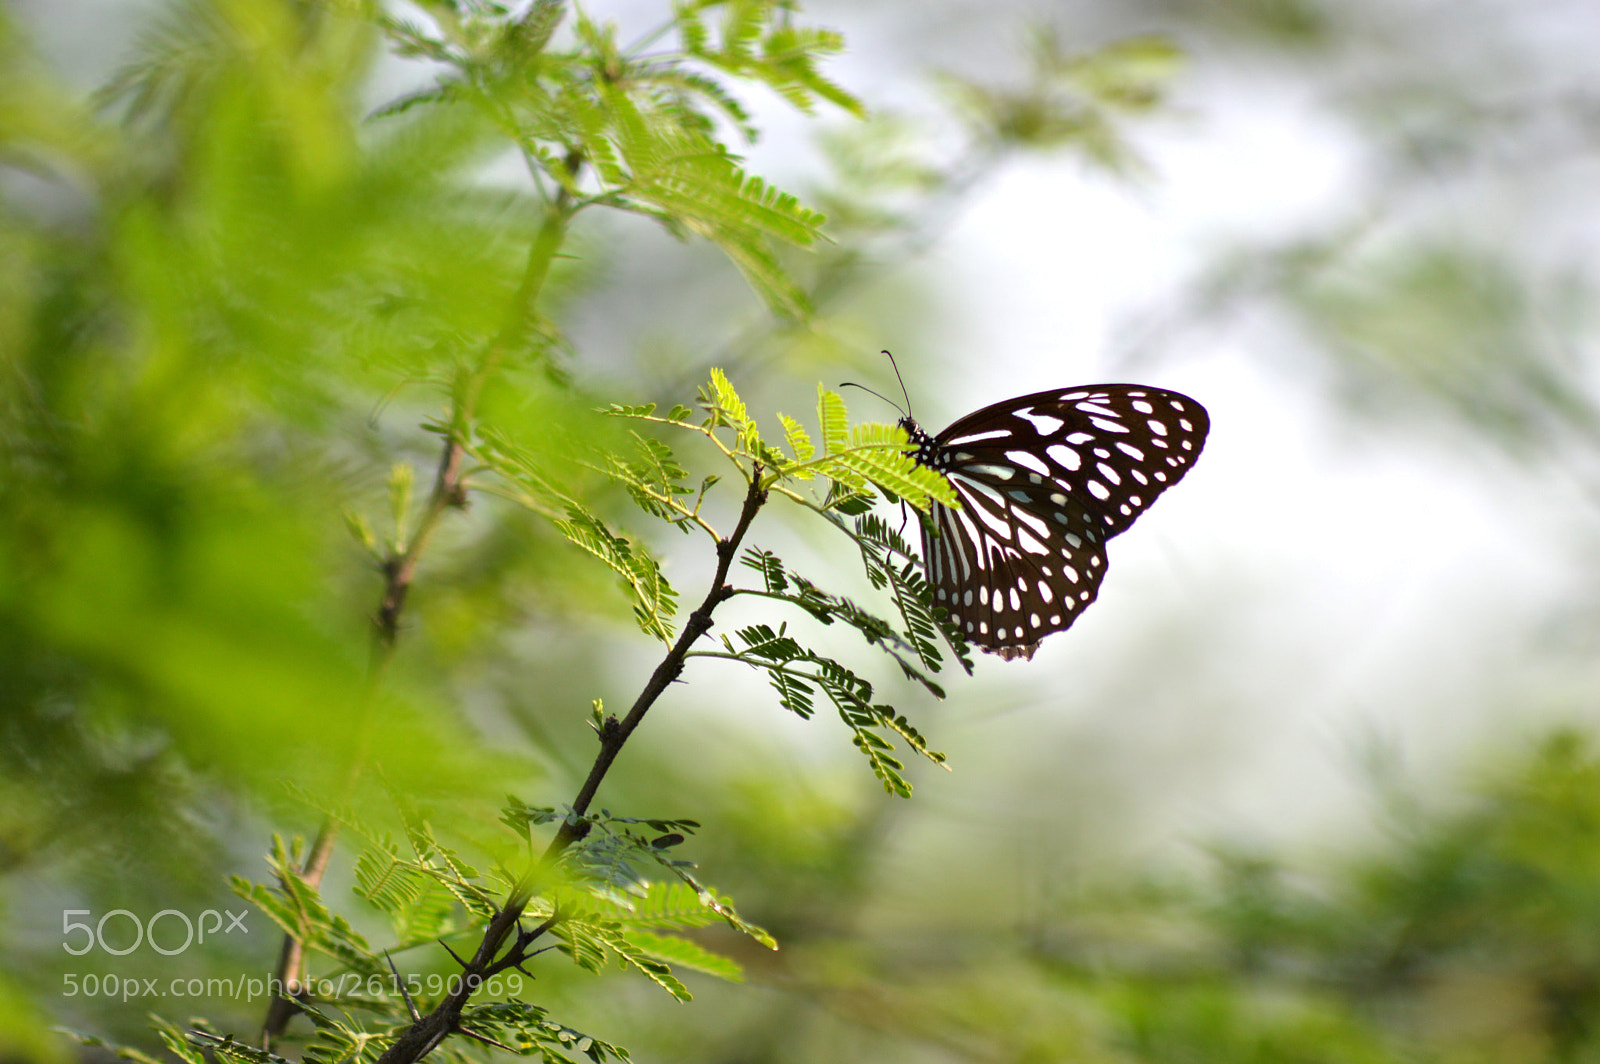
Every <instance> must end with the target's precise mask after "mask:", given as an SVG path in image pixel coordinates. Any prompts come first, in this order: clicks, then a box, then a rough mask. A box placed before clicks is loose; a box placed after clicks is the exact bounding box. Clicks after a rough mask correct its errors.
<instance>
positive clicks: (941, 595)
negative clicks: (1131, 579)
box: [900, 384, 1210, 660]
mask: <svg viewBox="0 0 1600 1064" xmlns="http://www.w3.org/2000/svg"><path fill="white" fill-rule="evenodd" d="M900 425H901V427H902V428H904V429H905V430H906V433H907V435H908V436H909V437H910V439H911V442H912V443H914V444H915V445H916V447H917V450H916V452H915V453H914V455H913V457H914V458H915V459H916V461H917V462H918V463H919V464H921V465H924V466H927V467H929V468H930V469H934V470H936V471H938V472H939V473H942V474H944V476H945V477H946V478H947V479H948V480H949V481H950V483H951V485H952V486H953V487H954V488H955V490H956V494H957V495H958V496H959V497H960V499H961V507H960V509H952V508H950V507H946V506H942V505H939V504H937V503H936V504H934V507H933V512H932V513H931V514H930V515H929V517H928V518H927V519H926V520H925V521H924V522H923V528H922V558H923V562H924V564H925V565H926V568H927V572H928V582H929V584H930V586H931V587H932V588H933V595H934V604H935V605H936V606H942V607H944V608H945V609H946V610H948V611H949V615H950V620H951V622H952V623H954V624H956V625H957V626H958V627H959V628H960V629H961V631H962V632H963V633H964V634H965V635H966V638H967V640H968V641H969V642H971V643H973V644H974V645H976V646H978V647H980V648H981V649H983V650H986V651H989V652H990V653H994V654H998V655H1000V656H1001V657H1002V658H1005V659H1007V660H1010V659H1012V658H1018V657H1021V658H1031V657H1032V656H1033V653H1034V651H1035V650H1037V649H1038V646H1039V641H1040V640H1041V639H1043V638H1044V637H1045V636H1047V635H1050V634H1051V633H1053V632H1060V631H1065V630H1066V629H1067V628H1068V627H1070V626H1071V624H1072V622H1073V621H1074V620H1076V619H1077V617H1078V614H1080V613H1082V612H1083V610H1084V609H1085V608H1086V607H1087V606H1088V605H1089V603H1091V602H1093V601H1094V599H1095V596H1096V595H1097V594H1098V592H1099V588H1100V581H1101V580H1102V579H1103V578H1104V576H1105V572H1106V554H1105V541H1106V540H1108V539H1110V538H1111V537H1113V536H1115V535H1117V534H1118V533H1121V532H1123V531H1126V530H1127V528H1128V527H1129V526H1130V525H1132V524H1133V522H1134V519H1135V518H1137V517H1138V516H1139V514H1140V513H1142V512H1143V511H1144V510H1145V509H1146V508H1147V507H1148V506H1149V505H1150V504H1151V503H1152V502H1153V501H1155V498H1156V496H1157V495H1159V494H1161V492H1163V491H1165V490H1166V489H1167V488H1169V487H1171V486H1172V485H1173V484H1176V483H1177V482H1178V480H1179V479H1181V478H1182V477H1183V475H1184V474H1185V473H1187V472H1188V471H1189V469H1190V468H1191V467H1192V466H1193V465H1194V461H1195V459H1196V458H1198V457H1199V455H1200V449H1201V447H1202V446H1204V444H1205V438H1206V433H1207V431H1208V430H1209V428H1210V420H1209V418H1208V417H1207V416H1206V411H1205V408H1204V407H1202V406H1201V405H1200V404H1199V403H1197V402H1195V401H1194V400H1193V399H1190V398H1189V397H1188V396H1185V395H1180V394H1178V393H1177V392H1169V391H1165V390H1163V389H1160V388H1151V387H1148V386H1146V385H1139V384H1095V385H1087V386H1084V387H1078V388H1059V389H1052V390H1050V391H1044V392H1035V393H1033V394H1032V395H1023V396H1018V397H1017V398H1015V399H1008V400H1005V401H1004V402H999V403H995V404H993V405H991V406H986V407H984V408H982V409H981V410H977V411H974V412H973V413H971V414H968V415H967V416H966V417H963V418H960V419H959V420H957V421H956V422H955V423H954V424H952V425H951V426H950V427H949V428H947V429H945V430H944V431H943V432H941V433H939V434H938V435H937V436H933V435H930V434H929V433H928V432H926V431H925V430H924V429H923V428H922V427H921V426H920V425H918V424H917V423H916V421H915V420H913V419H912V418H910V417H905V418H902V419H901V420H900Z"/></svg>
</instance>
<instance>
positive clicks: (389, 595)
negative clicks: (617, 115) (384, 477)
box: [261, 193, 572, 1049]
mask: <svg viewBox="0 0 1600 1064" xmlns="http://www.w3.org/2000/svg"><path fill="white" fill-rule="evenodd" d="M571 217H572V212H571V207H570V205H569V202H568V200H567V197H566V195H565V193H563V194H562V195H561V196H559V197H558V198H557V199H556V201H555V202H554V203H552V204H551V205H550V208H549V210H548V211H547V212H546V214H545V217H544V220H543V222H542V223H541V224H540V226H539V231H538V233H537V234H535V236H534V239H533V244H532V245H531V246H530V247H529V249H528V261H527V264H526V266H525V267H524V268H523V274H522V282H521V284H520V285H519V286H518V288H517V295H516V298H515V300H514V301H513V303H512V306H511V310H510V313H509V314H508V315H507V318H506V321H505V324H504V325H503V326H502V327H501V330H500V332H499V334H498V335H496V337H495V338H494V340H493V341H491V342H490V343H489V345H488V346H487V347H486V348H485V349H484V352H483V355H482V356H481V357H480V358H479V359H478V362H477V364H476V365H475V366H473V367H472V368H471V369H470V370H469V371H467V372H465V373H464V374H463V376H462V378H461V379H460V381H459V382H458V386H457V388H456V390H455V394H454V396H453V398H452V405H451V410H450V433H449V435H448V436H447V437H446V438H445V442H444V447H443V449H442V450H441V452H440V454H439V466H438V468H437V469H436V470H435V471H434V476H433V489H432V490H431V491H430V492H429V493H428V501H427V504H426V505H425V506H424V507H423V511H422V515H421V517H419V518H418V519H417V524H416V527H415V529H413V531H412V534H411V535H410V536H409V537H408V538H407V541H406V546H405V549H404V550H402V551H399V552H397V553H395V554H393V555H391V556H390V557H389V558H388V559H387V560H386V561H385V562H384V564H383V574H384V585H383V595H382V598H381V599H380V600H379V605H378V611H377V613H376V614H374V615H373V620H372V623H373V642H372V653H371V656H370V657H369V659H368V667H367V675H368V689H367V692H366V695H365V698H364V701H363V705H362V706H361V708H360V713H361V721H360V724H359V726H358V728H357V745H356V750H355V753H354V755H353V756H352V758H351V764H350V768H349V771H348V773H347V776H346V780H345V784H344V788H343V790H344V795H343V797H344V798H345V799H348V797H349V796H350V794H351V792H353V791H354V789H355V784H356V780H357V778H358V777H359V776H360V774H361V770H362V767H363V765H364V763H365V761H366V754H367V747H368V740H369V738H370V733H371V725H372V707H373V705H374V703H375V702H376V701H377V699H376V691H377V686H378V682H379V680H380V679H381V677H382V676H383V673H384V671H385V670H386V669H387V668H388V665H389V661H390V660H391V659H392V658H393V657H394V649H395V644H396V643H397V642H398V641H399V638H400V617H401V614H402V612H403V611H404V609H405V603H406V596H407V594H408V592H409V591H410V590H411V583H412V580H413V579H414V578H415V576H416V572H417V565H418V562H419V561H420V560H421V558H422V552H423V551H424V550H425V549H426V548H427V545H428V542H429V540H430V539H432V537H433V533H434V531H435V529H437V528H438V526H439V524H440V522H441V521H442V520H443V518H444V515H445V514H446V513H447V512H449V511H450V510H452V509H457V510H459V509H464V508H465V507H466V505H467V492H466V486H465V485H464V483H463V481H462V459H463V458H464V457H465V454H466V446H467V443H468V441H469V438H470V434H471V432H472V422H473V417H474V415H475V414H476V412H477V406H478V399H479V397H480V396H481V395H482V393H483V386H484V384H485V383H486V382H487V381H488V379H489V377H490V375H492V374H493V373H494V370H495V368H496V367H497V366H498V365H499V363H500V362H501V360H502V359H504V358H505V357H506V355H507V354H508V353H510V352H511V351H514V350H516V349H517V348H519V347H521V346H522V345H523V344H524V343H525V342H526V341H527V338H528V335H529V333H530V331H531V326H532V324H533V321H534V319H535V308H536V307H537V305H538V300H539V293H540V292H541V291H543V289H544V282H545V279H546V278H547V277H549V275H550V264H551V262H552V260H554V258H555V255H556V252H557V250H559V249H560V247H561V244H562V241H563V239H564V238H565V236H566V228H567V223H568V222H569V221H570V220H571ZM338 838H339V824H338V821H337V820H336V819H334V818H333V817H331V816H330V817H328V818H327V819H325V820H323V822H322V826H321V827H320V828H319V829H318V830H317V837H316V840H315V841H314V842H313V843H312V845H311V851H310V853H308V854H307V855H306V860H305V864H304V865H303V866H302V867H301V869H300V872H299V876H300V879H301V880H303V881H304V882H305V883H306V884H307V885H309V886H311V887H312V888H316V887H317V886H319V885H320V884H321V883H322V876H323V874H324V873H325V872H326V871H327V868H328V862H329V860H330V859H332V857H333V847H334V844H335V843H336V842H337V841H338ZM304 965H305V948H304V945H303V944H302V942H301V940H300V938H299V937H298V936H295V935H285V936H284V939H283V948H282V950H281V951H280V952H279V954H278V964H277V967H276V969H275V971H274V974H275V975H276V976H277V984H276V985H277V986H279V987H281V988H282V993H279V994H275V995H274V996H273V998H272V1001H271V1002H270V1003H269V1004H268V1006H267V1015H266V1018H265V1019H264V1020H263V1021H262V1024H261V1045H262V1048H264V1049H271V1048H272V1040H273V1039H274V1038H276V1037H277V1036H278V1035H280V1034H282V1033H283V1030H284V1028H285V1027H286V1026H287V1025H288V1023H289V1021H290V1020H291V1019H293V1018H294V1015H295V1013H296V1012H298V1011H299V1006H298V1005H297V1004H295V1001H294V995H297V994H299V993H300V992H301V982H302V979H301V975H302V970H303V968H304Z"/></svg>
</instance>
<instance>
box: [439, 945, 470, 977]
mask: <svg viewBox="0 0 1600 1064" xmlns="http://www.w3.org/2000/svg"><path fill="white" fill-rule="evenodd" d="M436 941H437V942H438V943H439V945H441V946H443V947H444V951H445V952H446V953H448V954H450V956H452V957H455V959H456V963H457V964H459V965H461V970H462V971H466V970H467V962H466V961H464V960H462V959H461V958H460V957H457V956H456V951H455V950H453V949H451V948H450V944H449V943H448V942H446V941H445V940H444V939H442V938H441V939H437V940H436Z"/></svg>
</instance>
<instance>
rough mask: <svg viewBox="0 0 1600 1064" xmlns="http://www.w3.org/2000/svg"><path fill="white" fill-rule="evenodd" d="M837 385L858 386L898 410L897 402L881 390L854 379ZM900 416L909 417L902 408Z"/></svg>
mask: <svg viewBox="0 0 1600 1064" xmlns="http://www.w3.org/2000/svg"><path fill="white" fill-rule="evenodd" d="M839 387H841V388H860V389H861V390H862V391H864V392H866V393H867V394H868V395H876V396H877V397H878V398H879V399H882V400H883V401H884V402H886V403H888V404H889V405H890V406H892V407H894V408H895V409H896V410H900V404H899V403H897V402H895V401H894V400H893V399H890V398H889V397H888V396H887V395H884V394H883V393H881V392H875V391H873V390H872V389H871V388H868V387H867V386H866V385H865V384H857V383H856V382H855V381H845V382H844V383H843V384H841V385H839ZM900 416H901V417H909V416H910V415H909V414H907V413H906V412H905V411H904V410H900Z"/></svg>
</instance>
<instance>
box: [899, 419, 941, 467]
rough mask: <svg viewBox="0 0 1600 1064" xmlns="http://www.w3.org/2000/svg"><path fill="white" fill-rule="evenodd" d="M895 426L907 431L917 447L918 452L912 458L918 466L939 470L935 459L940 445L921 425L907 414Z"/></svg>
mask: <svg viewBox="0 0 1600 1064" xmlns="http://www.w3.org/2000/svg"><path fill="white" fill-rule="evenodd" d="M895 424H897V425H899V426H900V427H901V428H903V429H905V430H906V435H907V436H909V437H910V438H911V442H912V443H913V444H915V445H916V448H917V451H916V453H915V454H913V455H912V456H911V457H912V458H914V459H916V462H917V464H918V465H925V466H929V467H931V468H938V467H937V465H936V464H935V463H934V457H935V456H936V455H937V454H938V452H939V445H938V444H937V443H935V442H934V439H933V437H932V436H930V435H928V433H927V432H926V431H925V430H924V429H923V427H922V426H921V425H919V424H917V420H916V418H914V417H912V416H911V415H910V414H907V415H906V416H905V417H903V418H901V419H900V420H899V421H897V422H895Z"/></svg>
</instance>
